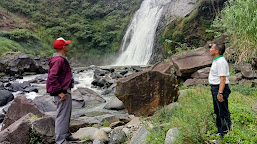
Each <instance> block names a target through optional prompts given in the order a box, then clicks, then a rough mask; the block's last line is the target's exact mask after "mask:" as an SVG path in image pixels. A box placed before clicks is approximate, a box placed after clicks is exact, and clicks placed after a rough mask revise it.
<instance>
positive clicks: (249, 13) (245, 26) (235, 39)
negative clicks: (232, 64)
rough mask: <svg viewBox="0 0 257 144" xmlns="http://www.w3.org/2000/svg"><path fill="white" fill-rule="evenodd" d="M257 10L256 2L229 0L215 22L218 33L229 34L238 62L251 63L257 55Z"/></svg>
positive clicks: (214, 25)
mask: <svg viewBox="0 0 257 144" xmlns="http://www.w3.org/2000/svg"><path fill="white" fill-rule="evenodd" d="M256 9H257V3H256V0H229V1H228V2H227V3H226V7H225V8H224V9H223V10H222V11H221V13H220V16H219V17H216V19H215V21H214V22H213V25H212V27H213V28H214V29H216V31H218V32H226V33H227V34H229V36H230V41H231V43H232V47H234V48H235V49H236V57H237V61H249V60H251V58H252V57H254V56H256V55H257V49H256V45H257V41H256V36H257V12H256Z"/></svg>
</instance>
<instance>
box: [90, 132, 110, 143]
mask: <svg viewBox="0 0 257 144" xmlns="http://www.w3.org/2000/svg"><path fill="white" fill-rule="evenodd" d="M93 139H94V140H95V139H99V140H101V141H102V142H108V141H109V139H108V136H107V134H106V132H105V131H104V130H101V129H100V130H98V131H96V132H95V134H94V135H93Z"/></svg>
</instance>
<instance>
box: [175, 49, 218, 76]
mask: <svg viewBox="0 0 257 144" xmlns="http://www.w3.org/2000/svg"><path fill="white" fill-rule="evenodd" d="M172 61H173V63H174V69H175V71H176V75H177V76H182V77H184V76H191V74H193V73H194V72H196V71H197V70H199V69H201V68H204V67H208V66H211V64H212V61H213V59H212V57H211V56H210V54H209V49H205V50H204V49H202V50H200V49H199V50H196V51H195V52H194V53H189V54H185V55H182V56H176V57H173V58H172Z"/></svg>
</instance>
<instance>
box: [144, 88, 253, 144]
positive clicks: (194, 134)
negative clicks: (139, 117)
mask: <svg viewBox="0 0 257 144" xmlns="http://www.w3.org/2000/svg"><path fill="white" fill-rule="evenodd" d="M234 87H235V88H234ZM231 89H232V93H231V94H230V97H229V108H230V112H231V121H232V126H231V131H230V132H229V133H228V135H226V136H225V138H224V139H223V140H222V141H221V143H257V133H256V131H257V113H256V112H254V111H253V110H252V108H251V106H252V105H253V102H254V101H256V100H257V97H256V96H257V95H256V94H257V89H255V88H247V87H245V86H231ZM242 89H248V91H249V92H248V93H244V90H242ZM241 92H243V93H244V94H243V93H241ZM178 103H179V104H180V106H178V107H175V108H173V109H169V108H163V109H161V110H159V111H158V112H157V114H156V115H155V116H154V117H153V119H152V121H151V122H152V124H153V125H154V126H157V127H158V126H160V125H162V124H166V123H168V124H169V125H164V128H163V129H159V130H152V129H149V131H150V135H149V136H148V138H147V140H148V143H153V144H163V143H165V136H166V133H167V131H168V130H169V129H170V128H174V127H177V128H178V129H179V131H180V134H179V136H178V138H177V140H176V143H179V144H180V143H213V140H217V139H219V137H218V136H216V135H213V133H215V132H216V131H217V128H216V126H215V114H214V113H213V106H212V105H213V104H212V97H211V94H210V87H202V88H199V87H196V88H193V89H186V90H184V92H183V94H182V95H181V96H180V97H179V100H178Z"/></svg>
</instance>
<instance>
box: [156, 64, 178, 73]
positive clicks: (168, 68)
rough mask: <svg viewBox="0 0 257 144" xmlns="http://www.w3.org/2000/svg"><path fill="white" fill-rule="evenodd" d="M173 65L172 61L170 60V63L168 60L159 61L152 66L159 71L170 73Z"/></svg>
mask: <svg viewBox="0 0 257 144" xmlns="http://www.w3.org/2000/svg"><path fill="white" fill-rule="evenodd" d="M172 67H173V63H172V62H170V63H168V62H159V63H157V64H155V65H154V66H153V67H152V71H159V72H162V73H167V74H170V73H171V68H172Z"/></svg>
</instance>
